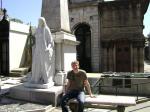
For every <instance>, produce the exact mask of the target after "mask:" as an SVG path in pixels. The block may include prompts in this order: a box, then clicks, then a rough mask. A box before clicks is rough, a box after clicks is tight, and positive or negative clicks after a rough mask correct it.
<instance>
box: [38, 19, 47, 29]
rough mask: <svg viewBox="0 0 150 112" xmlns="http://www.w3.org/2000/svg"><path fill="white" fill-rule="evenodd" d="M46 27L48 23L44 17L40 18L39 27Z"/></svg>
mask: <svg viewBox="0 0 150 112" xmlns="http://www.w3.org/2000/svg"><path fill="white" fill-rule="evenodd" d="M45 26H46V21H45V18H44V17H40V18H39V24H38V27H45Z"/></svg>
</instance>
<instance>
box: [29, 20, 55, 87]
mask: <svg viewBox="0 0 150 112" xmlns="http://www.w3.org/2000/svg"><path fill="white" fill-rule="evenodd" d="M54 71H55V56H54V40H53V38H52V34H51V32H50V29H49V27H48V26H47V24H46V21H45V18H43V17H40V18H39V23H38V28H37V29H36V32H35V45H34V46H33V60H32V72H31V74H32V75H31V79H30V83H33V84H50V85H51V86H53V85H54V82H53V77H54Z"/></svg>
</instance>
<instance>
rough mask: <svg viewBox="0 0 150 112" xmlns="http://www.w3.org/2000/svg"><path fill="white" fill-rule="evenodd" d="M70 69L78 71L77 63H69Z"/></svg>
mask: <svg viewBox="0 0 150 112" xmlns="http://www.w3.org/2000/svg"><path fill="white" fill-rule="evenodd" d="M71 67H72V69H73V70H74V71H76V70H78V69H79V61H73V62H72V63H71Z"/></svg>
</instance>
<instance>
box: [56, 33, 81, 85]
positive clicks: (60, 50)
mask: <svg viewBox="0 0 150 112" xmlns="http://www.w3.org/2000/svg"><path fill="white" fill-rule="evenodd" d="M53 37H54V41H55V45H56V57H55V58H56V75H55V84H56V85H63V82H64V77H65V75H66V73H65V72H64V71H68V70H71V62H72V61H74V60H76V45H78V44H79V42H77V41H76V38H75V36H74V35H72V34H70V33H67V32H64V31H60V32H55V33H53Z"/></svg>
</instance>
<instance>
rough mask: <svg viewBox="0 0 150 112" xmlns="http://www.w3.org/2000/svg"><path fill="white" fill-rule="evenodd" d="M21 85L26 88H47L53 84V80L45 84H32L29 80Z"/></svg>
mask: <svg viewBox="0 0 150 112" xmlns="http://www.w3.org/2000/svg"><path fill="white" fill-rule="evenodd" d="M23 85H24V86H25V87H28V88H39V89H48V88H50V87H52V86H54V82H49V83H47V84H33V83H30V82H26V83H24V84H23Z"/></svg>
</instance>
